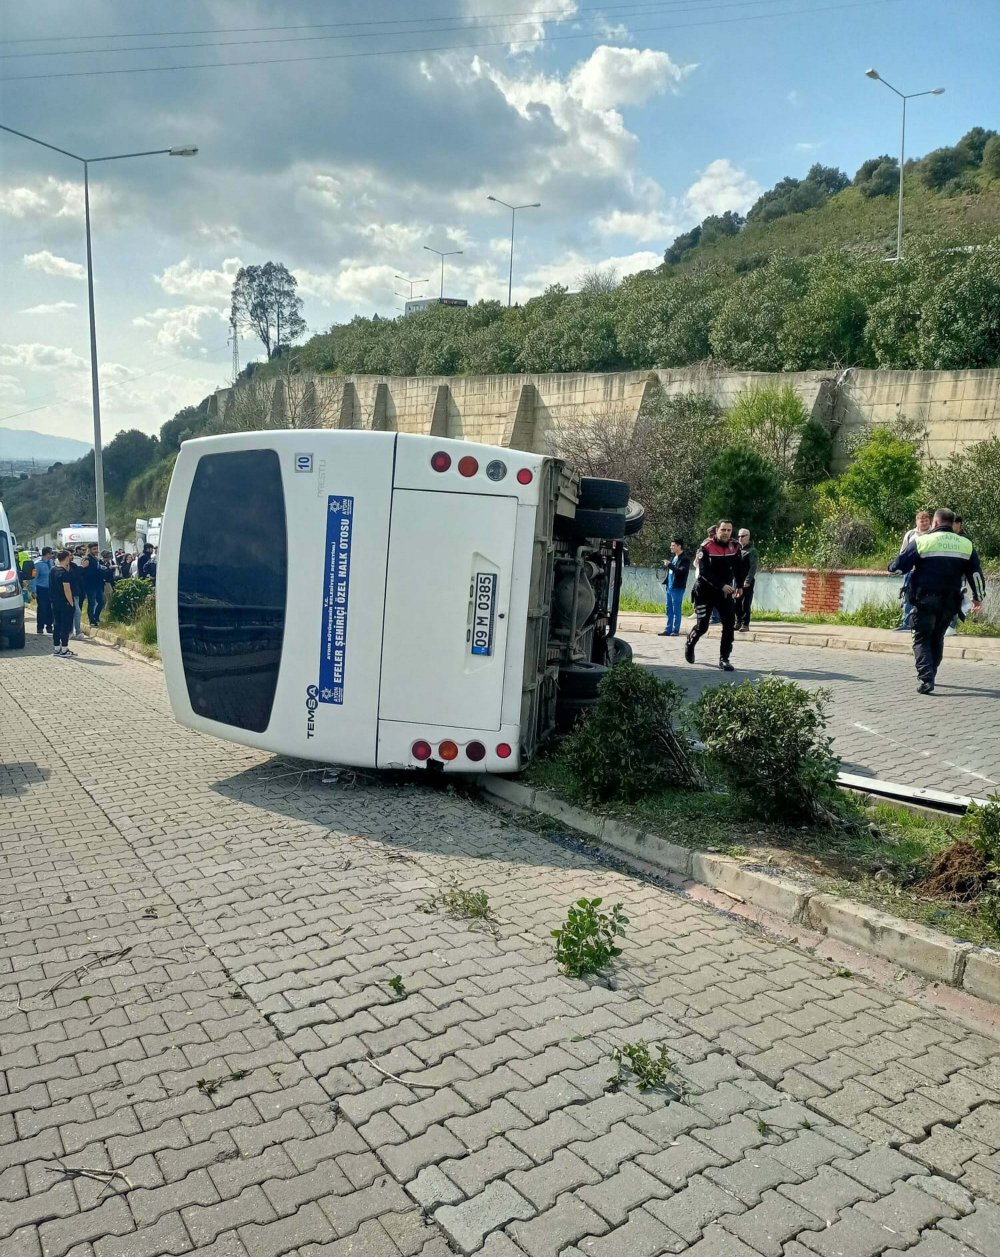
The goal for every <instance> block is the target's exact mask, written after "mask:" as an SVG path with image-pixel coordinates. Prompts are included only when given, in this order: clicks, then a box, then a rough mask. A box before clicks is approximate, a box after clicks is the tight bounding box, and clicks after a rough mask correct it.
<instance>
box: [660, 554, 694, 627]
mask: <svg viewBox="0 0 1000 1257" xmlns="http://www.w3.org/2000/svg"><path fill="white" fill-rule="evenodd" d="M663 566H664V567H665V568H666V569H667V574H666V576H664V578H663V580H662V581H660V584H661V585H663V586H664V589H665V592H666V603H667V627H666V628H665V629H664V630H663V632H662V633H661V634H660V637H679V636H680V631H681V607H682V605H683V603H684V590H685V589H687V583H688V574H689V573H690V571H691V559H690V558H689V556H688V555H686V554H685V553H684V538H683V537H675V538H674V539H673V541H671V543H670V558H669V559H664V560H663Z"/></svg>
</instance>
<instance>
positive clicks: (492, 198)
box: [486, 193, 496, 201]
mask: <svg viewBox="0 0 1000 1257" xmlns="http://www.w3.org/2000/svg"><path fill="white" fill-rule="evenodd" d="M486 199H487V201H495V200H496V197H495V196H493V194H492V193H491V194H490V195H489V196H488V197H487V198H486Z"/></svg>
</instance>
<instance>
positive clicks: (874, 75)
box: [865, 69, 944, 262]
mask: <svg viewBox="0 0 1000 1257" xmlns="http://www.w3.org/2000/svg"><path fill="white" fill-rule="evenodd" d="M865 74H866V75H867V76H868V78H870V79H876V80H877V81H878V82H879V83H884V84H885V85H886V87H887V88H888V89H889V91H890V92H895V93H896V95H897V96H898V97H899V99H900V100H901V101H902V102H903V128H902V133H901V135H900V139H899V213H898V216H897V219H896V261H897V262H901V261H902V260H903V163H904V161H905V160H906V102H907V101H908V100H915V99H916V98H917V97H918V96H942V95H944V88H943V87H932V88H930V89H929V90H928V91H926V92H901V91H900V90H899V88H898V87H893V85H892V84H891V83H890V82H889V81H888V80H887V79H884V78H883V77H882V75H881V74H879V72H878V70H874V69H872V70H866V71H865Z"/></svg>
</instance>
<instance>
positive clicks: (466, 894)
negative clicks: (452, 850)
mask: <svg viewBox="0 0 1000 1257" xmlns="http://www.w3.org/2000/svg"><path fill="white" fill-rule="evenodd" d="M439 908H441V909H443V910H444V911H445V912H447V914H448V916H450V917H457V918H458V919H459V920H463V921H479V922H482V924H484V925H487V926H489V927H490V928H492V929H495V928H496V926H497V924H498V922H497V919H496V916H495V914H494V912H493V909H492V908H491V907H490V899H489V896H488V895H487V893H486V891H485V890H466V889H465V887H464V886H460V885H459V883H458V881H457V880H453V881H451V882H450V883H449V884H448V889H447V890H444V891H441V892H440V893H439V894H437V895H435V896H434V897H433V898H432V899H428V901H427V902H426V903H424V904H422V905H421V908H420V910H421V911H422V912H435V911H437V910H438V909H439Z"/></svg>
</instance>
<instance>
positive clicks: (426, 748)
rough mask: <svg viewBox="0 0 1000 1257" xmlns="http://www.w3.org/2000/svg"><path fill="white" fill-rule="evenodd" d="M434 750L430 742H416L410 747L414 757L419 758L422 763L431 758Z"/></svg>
mask: <svg viewBox="0 0 1000 1257" xmlns="http://www.w3.org/2000/svg"><path fill="white" fill-rule="evenodd" d="M432 750H433V748H432V746H431V744H430V743H429V742H414V744H413V745H412V746H411V747H410V754H411V755H412V756H413V758H414V759H418V760H420V762H421V763H425V762H426V761H427V760H429V759H430V757H431V752H432Z"/></svg>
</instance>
